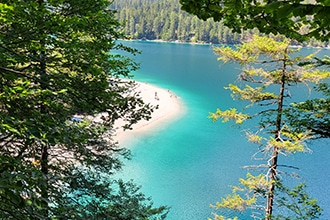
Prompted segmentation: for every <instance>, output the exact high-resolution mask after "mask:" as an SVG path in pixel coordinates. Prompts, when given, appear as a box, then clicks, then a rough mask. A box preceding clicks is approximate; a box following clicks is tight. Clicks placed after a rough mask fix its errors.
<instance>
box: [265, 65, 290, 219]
mask: <svg viewBox="0 0 330 220" xmlns="http://www.w3.org/2000/svg"><path fill="white" fill-rule="evenodd" d="M285 75H286V60H284V61H283V65H282V78H281V84H280V95H279V99H278V107H277V118H276V129H275V140H276V141H280V132H281V128H282V111H283V99H284V90H285V82H286V78H285ZM278 151H279V149H278V148H277V147H273V154H272V160H271V165H270V177H269V180H270V182H271V185H270V187H269V191H268V197H267V206H266V220H271V219H272V214H273V205H274V192H275V181H276V179H277V164H278V162H277V160H278Z"/></svg>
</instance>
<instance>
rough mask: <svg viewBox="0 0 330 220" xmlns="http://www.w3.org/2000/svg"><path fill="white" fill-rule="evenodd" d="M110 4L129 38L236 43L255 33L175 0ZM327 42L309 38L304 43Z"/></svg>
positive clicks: (121, 1) (130, 0) (313, 44)
mask: <svg viewBox="0 0 330 220" xmlns="http://www.w3.org/2000/svg"><path fill="white" fill-rule="evenodd" d="M112 7H113V8H114V9H116V10H117V11H118V13H117V18H118V19H119V21H121V22H124V29H123V32H124V33H125V34H126V35H127V36H128V37H129V38H131V39H139V40H163V41H175V42H190V43H212V44H235V43H240V42H242V41H244V40H247V39H250V38H251V36H252V35H253V34H258V31H257V30H252V31H251V30H250V31H243V32H242V33H241V34H238V33H233V32H232V31H231V30H230V29H229V28H227V27H226V26H224V25H223V23H221V22H214V21H213V20H212V19H208V20H207V21H202V20H200V19H198V18H197V17H196V16H193V15H190V14H188V13H187V12H184V11H182V10H180V7H181V5H180V3H179V1H178V0H115V1H114V3H113V4H112ZM326 45H327V44H324V43H320V42H317V41H315V40H311V41H309V42H308V43H306V44H305V45H304V46H326Z"/></svg>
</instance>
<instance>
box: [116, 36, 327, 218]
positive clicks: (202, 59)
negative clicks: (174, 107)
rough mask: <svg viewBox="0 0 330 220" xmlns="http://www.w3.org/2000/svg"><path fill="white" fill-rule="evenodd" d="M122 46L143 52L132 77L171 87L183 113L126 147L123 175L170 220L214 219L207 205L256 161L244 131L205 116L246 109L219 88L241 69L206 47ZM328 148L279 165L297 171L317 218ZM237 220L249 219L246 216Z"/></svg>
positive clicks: (321, 145) (322, 145)
mask: <svg viewBox="0 0 330 220" xmlns="http://www.w3.org/2000/svg"><path fill="white" fill-rule="evenodd" d="M123 43H124V44H125V45H127V46H131V47H134V48H137V49H139V50H141V51H142V55H139V56H138V57H137V58H136V61H138V62H140V63H141V69H140V70H138V71H137V72H135V73H134V79H136V80H138V81H142V82H148V83H152V84H155V85H157V86H160V87H163V88H165V89H170V90H171V91H173V92H174V93H176V94H177V95H178V96H179V97H180V98H181V99H182V100H183V102H184V104H185V106H186V109H187V111H186V113H185V114H184V115H183V116H182V117H181V118H180V119H178V120H176V121H175V122H173V123H171V124H169V125H166V127H163V128H161V129H159V130H157V131H155V132H153V133H148V134H144V135H141V136H140V137H138V138H136V140H135V141H134V142H133V143H131V145H130V146H126V147H129V148H130V149H131V150H132V154H133V158H132V160H131V161H128V162H126V165H125V166H124V170H123V172H122V173H121V177H123V178H125V179H134V180H135V183H137V184H139V185H142V189H141V190H142V192H143V193H144V194H146V195H147V196H151V197H152V199H153V201H154V202H155V205H168V206H171V211H170V213H169V215H168V219H169V220H188V219H189V220H195V219H196V220H199V219H207V218H208V217H212V212H216V210H214V209H211V208H210V207H209V206H210V204H215V202H216V201H219V200H220V198H221V197H222V196H225V195H226V194H227V193H230V191H231V188H230V185H237V183H238V179H239V178H240V177H244V176H245V174H246V170H244V169H242V168H240V167H242V166H245V165H250V164H253V163H255V162H254V161H253V160H252V159H251V156H252V154H253V153H254V152H255V151H256V146H255V145H252V144H249V143H247V141H246V139H245V137H244V134H243V133H242V132H241V130H242V129H241V128H239V127H236V126H232V124H230V123H221V122H220V121H219V122H216V123H212V122H211V120H210V119H208V114H209V112H212V111H215V110H216V108H218V107H220V108H222V109H227V108H230V107H238V108H239V107H240V106H243V103H240V102H238V101H233V100H232V99H231V97H230V93H229V91H227V90H224V89H223V87H224V86H227V85H228V84H229V83H232V82H234V81H235V79H236V74H237V73H238V72H239V70H238V66H236V65H233V64H226V65H221V63H220V62H218V61H217V57H216V56H215V55H214V54H213V51H212V46H209V45H190V44H174V43H159V42H139V41H132V42H126V41H125V42H123ZM310 51H311V50H310V49H305V50H304V52H306V53H307V52H310ZM323 53H328V51H323ZM296 95H298V96H299V97H300V98H301V99H304V98H306V97H308V96H309V94H308V90H307V89H306V88H303V87H301V88H300V89H299V92H296ZM298 100H299V98H298ZM329 143H330V142H329V141H328V140H318V141H315V142H312V143H311V144H310V145H309V147H310V148H311V149H312V150H313V153H312V154H308V153H304V154H296V155H291V156H289V157H287V158H284V157H280V159H279V160H280V163H281V162H284V161H285V162H287V163H288V164H293V165H296V166H298V167H300V169H301V170H300V171H299V174H300V175H301V179H299V181H305V182H306V183H307V185H308V192H309V193H310V195H311V196H312V197H316V198H317V199H318V200H319V204H320V205H321V206H322V207H323V208H324V216H323V217H322V218H321V219H330V196H329V195H330V169H329V167H330V150H329ZM240 217H241V219H250V217H249V215H248V214H244V213H243V214H240Z"/></svg>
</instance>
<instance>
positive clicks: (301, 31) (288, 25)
mask: <svg viewBox="0 0 330 220" xmlns="http://www.w3.org/2000/svg"><path fill="white" fill-rule="evenodd" d="M180 3H181V5H182V7H181V9H182V10H184V11H187V12H189V13H191V14H194V15H197V16H198V17H199V18H200V19H203V20H207V19H208V18H213V19H214V21H223V22H224V25H225V26H227V27H230V28H232V29H233V30H234V31H235V32H238V33H240V32H241V31H242V30H249V29H253V28H257V29H258V30H259V31H260V32H261V33H266V34H269V33H273V34H275V35H277V34H282V35H285V36H287V37H288V38H292V39H297V40H299V41H301V42H302V41H305V40H307V39H310V38H312V37H314V38H316V39H318V40H321V41H328V40H329V37H330V32H329V30H330V24H329V22H328V21H329V20H330V15H329V10H330V3H329V1H326V0H318V1H303V0H298V1H296V0H290V1H273V0H263V1H250V0H248V1H233V0H212V1H209V0H180Z"/></svg>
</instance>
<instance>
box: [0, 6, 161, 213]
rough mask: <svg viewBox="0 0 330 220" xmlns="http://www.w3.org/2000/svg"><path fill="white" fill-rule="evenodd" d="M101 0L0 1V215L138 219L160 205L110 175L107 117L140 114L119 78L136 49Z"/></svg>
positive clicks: (112, 160) (112, 152)
mask: <svg viewBox="0 0 330 220" xmlns="http://www.w3.org/2000/svg"><path fill="white" fill-rule="evenodd" d="M109 4H110V3H109V1H107V0H92V1H90V0H88V1H80V0H79V1H76V0H54V1H45V0H38V1H20V0H5V1H2V2H1V3H0V75H1V77H0V201H1V202H0V218H1V219H146V218H153V217H155V218H156V216H158V217H159V218H163V217H164V216H165V215H166V212H167V209H166V207H159V208H154V207H153V205H152V201H151V200H150V198H146V197H145V196H144V195H143V194H141V193H140V192H139V187H136V186H135V185H134V184H133V183H131V182H128V183H124V182H123V181H120V180H115V179H113V177H112V174H114V172H116V171H117V170H118V169H120V168H121V165H122V160H123V159H124V158H128V157H129V152H128V150H126V149H124V148H122V147H120V146H118V144H116V143H114V142H113V141H112V135H113V124H114V121H116V120H117V119H119V118H120V119H123V120H125V121H126V122H127V125H126V128H129V127H130V125H131V124H134V123H136V122H137V121H139V120H140V119H142V118H145V119H149V118H150V113H151V112H152V110H153V108H152V106H150V105H148V104H145V103H144V102H143V100H142V99H141V97H139V94H137V93H135V92H134V82H130V81H123V80H122V79H121V78H122V77H130V71H132V70H135V69H136V68H138V65H137V64H136V63H135V62H133V61H132V60H131V59H129V58H127V57H124V56H122V55H118V53H116V50H123V51H126V52H128V53H132V54H133V55H134V54H136V53H137V51H136V50H134V49H131V48H127V47H125V46H123V45H121V44H118V43H116V39H118V38H124V36H123V35H122V34H121V33H120V32H119V31H118V28H119V27H120V23H119V22H118V21H117V20H116V19H115V12H114V11H113V10H110V9H109V7H110V5H109Z"/></svg>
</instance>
